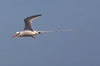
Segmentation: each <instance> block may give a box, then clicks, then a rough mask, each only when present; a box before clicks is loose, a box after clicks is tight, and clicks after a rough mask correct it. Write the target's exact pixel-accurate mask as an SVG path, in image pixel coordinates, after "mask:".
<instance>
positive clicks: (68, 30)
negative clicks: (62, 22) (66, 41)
mask: <svg viewBox="0 0 100 66" xmlns="http://www.w3.org/2000/svg"><path fill="white" fill-rule="evenodd" d="M70 31H72V29H67V30H52V31H39V32H40V33H48V32H70Z"/></svg>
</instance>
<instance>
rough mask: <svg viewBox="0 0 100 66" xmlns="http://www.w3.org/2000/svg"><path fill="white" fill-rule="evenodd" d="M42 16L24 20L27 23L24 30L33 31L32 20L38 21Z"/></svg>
mask: <svg viewBox="0 0 100 66" xmlns="http://www.w3.org/2000/svg"><path fill="white" fill-rule="evenodd" d="M39 16H42V15H41V14H38V15H34V16H30V17H27V18H25V19H24V22H25V28H24V30H32V31H33V29H32V20H34V19H36V18H37V17H39Z"/></svg>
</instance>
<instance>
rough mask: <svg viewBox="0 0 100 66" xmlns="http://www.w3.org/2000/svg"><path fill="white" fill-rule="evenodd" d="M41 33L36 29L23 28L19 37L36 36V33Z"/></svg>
mask: <svg viewBox="0 0 100 66" xmlns="http://www.w3.org/2000/svg"><path fill="white" fill-rule="evenodd" d="M37 34H39V32H38V31H36V30H34V31H31V30H23V31H20V34H19V35H18V37H34V36H35V35H37Z"/></svg>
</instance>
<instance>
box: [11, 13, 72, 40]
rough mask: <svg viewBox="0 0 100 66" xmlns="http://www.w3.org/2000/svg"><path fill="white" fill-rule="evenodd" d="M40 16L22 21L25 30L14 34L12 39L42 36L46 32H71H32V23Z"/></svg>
mask: <svg viewBox="0 0 100 66" xmlns="http://www.w3.org/2000/svg"><path fill="white" fill-rule="evenodd" d="M40 16H42V15H41V14H39V15H34V16H30V17H27V18H25V19H24V22H25V28H24V30H22V31H19V32H16V34H15V35H14V36H13V38H15V37H33V38H35V37H34V36H35V35H38V34H42V33H47V32H64V31H72V30H71V29H69V30H54V31H37V30H33V28H32V21H33V20H34V19H36V18H38V17H40Z"/></svg>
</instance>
